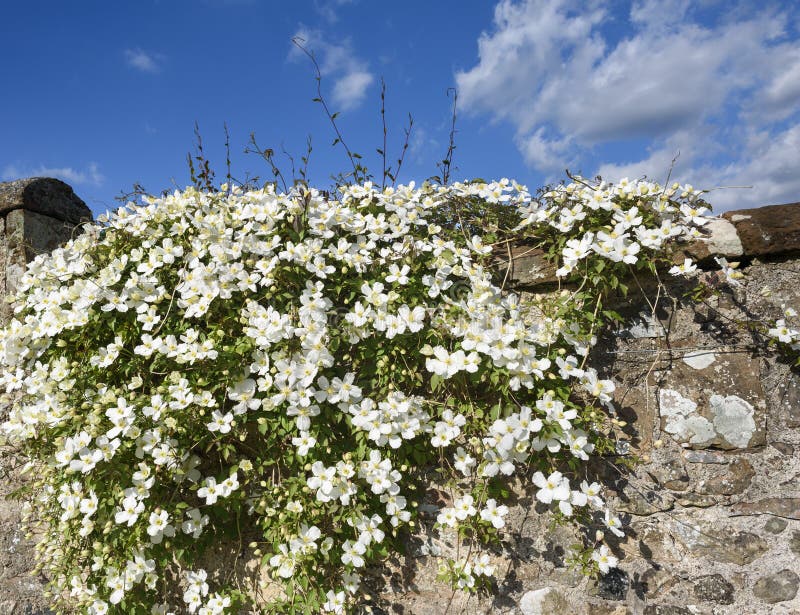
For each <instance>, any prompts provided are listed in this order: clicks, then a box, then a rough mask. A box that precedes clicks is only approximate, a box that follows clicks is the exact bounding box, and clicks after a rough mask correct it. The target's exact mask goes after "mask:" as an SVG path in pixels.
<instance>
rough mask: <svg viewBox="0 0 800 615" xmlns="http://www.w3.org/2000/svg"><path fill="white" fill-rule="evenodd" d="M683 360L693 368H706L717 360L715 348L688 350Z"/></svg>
mask: <svg viewBox="0 0 800 615" xmlns="http://www.w3.org/2000/svg"><path fill="white" fill-rule="evenodd" d="M681 360H682V361H683V362H684V363H686V365H688V366H689V367H691V368H693V369H705V368H707V367H709V366H710V365H712V364H713V363H714V361H716V360H717V355H716V354H714V351H713V350H695V351H693V352H687V353H686V354H685V355H683V356H682V357H681Z"/></svg>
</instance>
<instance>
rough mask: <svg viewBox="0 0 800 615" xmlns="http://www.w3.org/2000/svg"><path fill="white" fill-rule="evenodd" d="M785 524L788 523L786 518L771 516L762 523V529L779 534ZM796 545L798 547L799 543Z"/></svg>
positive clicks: (784, 527)
mask: <svg viewBox="0 0 800 615" xmlns="http://www.w3.org/2000/svg"><path fill="white" fill-rule="evenodd" d="M787 525H789V522H788V521H787V520H786V519H781V518H780V517H772V519H770V520H769V521H767V522H766V523H765V524H764V531H766V532H769V533H770V534H780V533H781V532H782V531H783V530H785V529H786V526H787ZM799 542H800V541H799ZM798 547H800V544H798Z"/></svg>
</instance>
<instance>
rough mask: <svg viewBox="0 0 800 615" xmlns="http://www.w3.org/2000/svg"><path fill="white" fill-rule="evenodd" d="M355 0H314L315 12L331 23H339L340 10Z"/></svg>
mask: <svg viewBox="0 0 800 615" xmlns="http://www.w3.org/2000/svg"><path fill="white" fill-rule="evenodd" d="M354 2H355V0H314V10H316V11H317V13H319V15H320V16H321V17H322V18H323V19H324V20H326V21H327V22H329V23H336V22H337V21H339V9H341V7H343V6H346V5H348V4H353V3H354Z"/></svg>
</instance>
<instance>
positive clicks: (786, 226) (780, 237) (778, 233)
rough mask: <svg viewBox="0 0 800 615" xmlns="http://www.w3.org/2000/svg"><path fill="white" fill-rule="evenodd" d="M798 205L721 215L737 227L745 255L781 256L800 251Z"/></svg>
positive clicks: (799, 208)
mask: <svg viewBox="0 0 800 615" xmlns="http://www.w3.org/2000/svg"><path fill="white" fill-rule="evenodd" d="M798 205H800V204H798V203H789V204H787V205H769V206H767V207H758V208H755V209H741V210H738V211H728V212H725V213H724V214H722V217H723V218H726V219H728V220H730V221H731V222H733V224H734V225H735V226H736V233H737V234H738V235H739V239H740V240H741V242H742V248H743V251H744V253H745V254H747V255H748V256H759V255H762V254H784V253H786V252H791V251H793V250H800V207H798Z"/></svg>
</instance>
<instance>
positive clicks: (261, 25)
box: [0, 0, 800, 213]
mask: <svg viewBox="0 0 800 615" xmlns="http://www.w3.org/2000/svg"><path fill="white" fill-rule="evenodd" d="M3 13H4V15H3V20H2V21H0V75H2V79H3V84H4V88H3V93H2V95H1V96H0V180H3V181H4V180H9V179H14V178H17V177H23V176H29V175H50V176H56V177H60V178H62V179H64V180H65V181H67V182H69V183H70V184H71V185H72V186H73V187H74V189H75V191H76V192H77V193H78V194H79V195H80V196H81V197H82V198H83V199H84V200H85V201H86V202H87V204H88V205H89V206H90V207H91V208H92V210H93V211H94V212H95V213H101V212H103V211H105V210H106V209H113V208H116V207H118V206H119V203H117V202H116V201H115V200H114V197H115V196H117V195H119V194H120V192H121V191H128V190H129V189H130V187H131V186H132V184H133V183H134V182H140V183H141V184H143V185H144V186H145V187H146V188H147V189H148V190H149V191H151V192H159V191H161V190H163V189H168V188H174V187H180V188H182V187H184V186H185V185H186V184H187V183H188V182H189V177H188V169H187V165H186V161H185V157H186V153H187V152H188V151H189V150H190V149H192V147H193V129H194V123H195V121H197V122H198V123H199V126H200V130H201V132H202V135H203V139H204V144H205V148H206V152H207V154H209V157H210V158H211V160H212V162H213V163H214V166H215V167H216V168H217V170H218V172H219V174H220V175H224V148H223V143H224V134H223V124H224V123H227V125H228V127H229V130H230V139H231V151H232V156H233V170H234V176H238V177H244V175H245V173H246V172H250V173H251V174H257V175H261V176H262V177H264V178H267V177H268V176H269V175H270V174H269V170H268V168H266V166H265V165H264V164H263V163H262V162H261V161H259V160H258V158H257V157H256V156H253V155H245V154H244V153H243V150H244V149H245V147H246V146H247V142H248V139H249V135H250V133H255V135H256V138H257V140H258V142H259V144H260V145H262V146H263V147H269V148H272V149H274V150H275V151H276V159H277V160H278V161H279V162H283V163H284V164H283V166H284V167H285V170H286V172H287V173H289V165H288V161H287V159H286V158H285V157H283V156H282V154H280V151H281V149H282V148H285V149H286V150H287V151H288V152H290V153H291V154H292V155H294V156H295V158H296V159H298V160H299V158H300V156H302V155H303V154H304V152H305V144H306V139H307V137H308V136H309V135H310V136H311V138H312V143H313V147H314V149H313V152H312V155H311V161H310V167H309V171H310V177H311V180H312V182H314V183H315V184H316V185H320V186H321V187H327V186H328V185H330V179H329V178H330V176H331V175H332V174H334V173H337V172H340V171H345V170H347V168H348V161H347V159H346V157H345V156H344V154H343V152H342V151H341V149H340V148H338V147H332V146H331V143H332V141H333V139H334V135H333V133H332V129H331V126H330V124H329V123H328V121H327V119H326V118H325V116H324V113H323V111H322V109H321V108H320V106H319V105H318V104H315V103H314V102H312V98H313V97H314V96H315V81H314V73H313V67H312V66H311V64H310V63H309V61H308V60H307V59H306V58H305V57H303V56H302V54H301V53H298V51H297V50H296V49H294V48H293V46H292V44H291V39H292V37H294V36H302V37H303V39H304V40H305V41H306V43H305V44H306V46H307V48H308V49H310V50H313V52H314V54H315V56H316V57H317V59H318V61H319V64H320V67H321V70H322V77H323V78H322V88H323V93H324V95H325V97H326V99H327V101H328V103H329V105H330V106H331V108H332V110H335V111H340V112H341V115H340V117H339V123H340V128H341V130H342V132H343V134H344V136H345V140H346V141H347V143H348V145H349V146H350V147H351V149H352V150H354V151H356V152H359V153H361V154H363V155H364V156H365V159H366V161H367V164H368V166H369V167H370V169H371V170H373V171H374V172H378V173H380V169H381V161H380V158H379V157H378V156H377V155H376V154H375V149H376V148H377V147H381V145H382V138H383V137H382V130H381V122H380V115H379V108H380V98H379V92H380V80H381V78H383V79H384V80H385V82H386V87H387V103H386V107H387V121H388V127H389V141H388V148H387V150H388V152H389V156H390V158H392V159H394V158H396V156H397V155H398V154H399V151H400V146H401V144H402V142H403V138H404V135H403V129H404V123H405V121H406V118H407V115H408V114H409V113H411V115H412V116H413V118H414V127H413V130H412V134H411V139H410V148H409V151H408V154H407V155H406V160H405V164H404V167H403V171H402V173H401V176H400V181H403V182H407V181H410V180H412V179H414V180H417V181H421V180H424V179H425V178H427V177H429V176H431V175H434V174H436V173H437V169H436V162H437V161H439V160H441V158H442V157H443V156H444V154H445V151H446V149H447V142H448V133H449V125H450V112H451V110H450V107H451V103H452V98H448V95H447V91H448V88H457V90H458V95H459V99H458V101H459V109H458V123H457V131H458V132H457V135H456V145H457V149H456V151H455V157H454V164H455V165H456V167H457V169H456V170H455V172H454V174H453V175H454V178H455V179H465V178H474V177H483V178H485V179H498V178H501V177H512V178H515V179H517V180H519V181H521V182H523V183H526V184H527V185H528V186H529V187H530V188H532V189H533V188H536V187H538V186H540V185H542V184H544V183H547V182H551V181H558V180H560V179H561V178H562V177H564V169H565V168H569V169H570V170H572V171H574V172H581V173H583V174H584V175H587V176H590V175H594V174H596V173H600V174H602V175H603V177H605V178H607V179H610V180H618V179H619V178H621V177H624V176H628V177H639V176H641V175H643V174H647V175H648V176H650V177H652V178H654V179H657V180H661V181H663V180H664V179H665V178H666V176H667V173H668V172H669V170H670V167H671V166H673V159H675V158H676V157H677V159H676V160H675V163H674V168H673V169H672V177H673V178H674V179H676V180H679V181H682V182H688V183H692V184H693V185H695V186H701V187H705V188H716V187H720V186H753V188H725V189H722V188H721V189H718V190H714V191H713V192H712V193H711V194H710V196H709V199H710V201H711V202H712V204H713V205H714V206H715V209H716V210H718V211H722V210H725V209H732V208H741V207H747V206H756V205H764V204H772V203H782V202H789V201H797V200H800V9H798V8H797V3H796V2H792V1H785V2H775V3H768V4H766V5H765V4H764V3H763V2H758V3H756V2H728V1H720V0H698V1H696V2H689V1H687V0H660V1H655V0H635V1H634V2H622V1H614V2H592V1H589V2H578V1H575V2H570V1H567V0H501V1H499V2H494V1H488V0H487V1H485V2H484V1H477V0H474V1H473V0H470V1H466V0H461V1H449V0H439V1H437V2H430V1H427V2H419V1H416V0H408V1H407V2H405V3H403V4H402V5H401V4H400V3H396V2H392V3H389V2H380V1H377V0H372V1H370V0H311V1H297V2H288V1H280V2H279V1H266V0H262V1H260V0H195V1H188V0H183V1H181V0H162V1H154V2H147V1H144V0H142V1H140V2H125V3H122V2H119V3H111V2H107V1H104V2H89V1H84V2H69V3H67V2H43V1H36V0H30V1H29V2H25V3H23V2H12V3H7V4H6V5H5V6H4V9H3Z"/></svg>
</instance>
